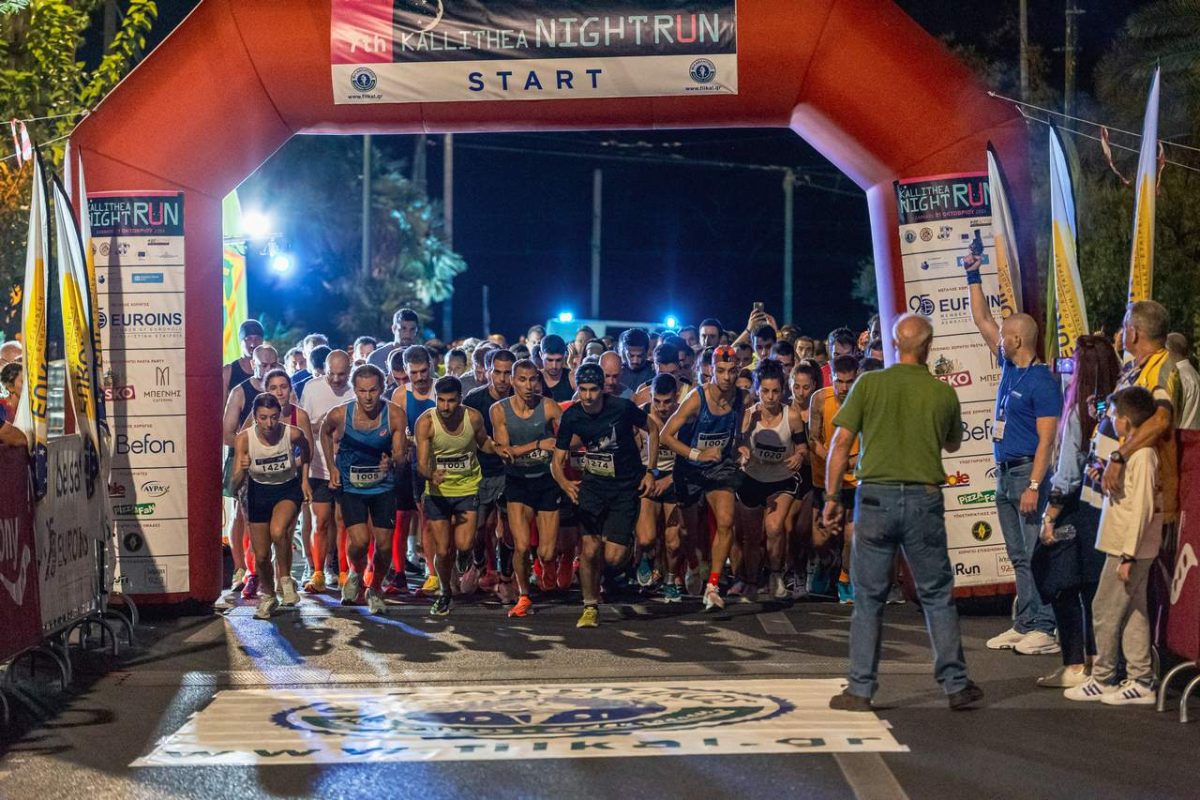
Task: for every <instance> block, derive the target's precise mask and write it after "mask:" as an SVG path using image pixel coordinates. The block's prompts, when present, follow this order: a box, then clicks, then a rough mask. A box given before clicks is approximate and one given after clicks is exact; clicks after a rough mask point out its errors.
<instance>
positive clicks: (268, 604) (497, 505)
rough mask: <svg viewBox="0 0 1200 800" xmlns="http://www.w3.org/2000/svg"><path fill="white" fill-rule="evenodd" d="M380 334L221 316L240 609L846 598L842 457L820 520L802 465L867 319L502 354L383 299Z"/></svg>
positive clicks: (814, 474) (819, 478)
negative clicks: (829, 515) (281, 330)
mask: <svg viewBox="0 0 1200 800" xmlns="http://www.w3.org/2000/svg"><path fill="white" fill-rule="evenodd" d="M392 334H393V340H392V341H390V342H386V343H384V342H380V341H377V340H375V339H373V338H371V337H366V336H364V337H360V338H358V339H357V340H355V341H354V342H353V343H352V344H351V345H350V346H348V347H347V348H345V349H339V348H336V347H333V346H332V345H331V344H330V341H329V340H328V338H327V337H325V336H323V335H320V334H310V335H308V336H306V337H304V339H303V340H302V342H301V343H300V344H298V345H297V346H296V347H294V348H292V349H290V350H287V351H286V352H283V353H282V354H281V353H280V352H279V350H278V349H276V348H275V347H273V346H272V345H270V344H268V343H265V342H264V340H263V329H262V326H261V325H260V324H259V323H258V322H257V321H255V320H247V321H245V322H244V323H243V324H242V325H241V328H240V339H241V342H242V346H243V356H242V357H241V358H240V359H238V360H235V361H233V362H231V363H229V364H227V365H226V366H225V368H224V375H223V385H224V388H225V392H226V398H227V399H226V402H225V413H224V426H223V427H224V444H225V446H226V449H227V457H226V462H225V487H224V488H225V493H226V495H227V496H228V497H230V498H232V499H231V503H230V504H231V506H232V507H233V509H234V512H233V514H232V515H231V516H232V520H231V522H230V524H229V525H228V526H227V531H226V533H227V537H228V540H229V543H230V545H231V548H230V549H231V551H232V556H233V563H234V575H233V581H232V585H231V587H230V589H231V591H232V592H235V593H239V594H240V595H241V596H242V597H244V598H246V599H247V600H255V599H256V600H257V609H256V614H257V616H259V617H260V618H263V619H267V618H269V617H270V616H271V614H272V613H273V612H274V611H275V610H276V609H277V608H278V606H279V605H280V603H282V604H283V605H285V606H286V605H295V604H296V603H298V602H300V598H301V596H302V595H303V594H304V593H308V594H324V593H336V595H335V596H340V598H341V602H342V603H343V604H347V605H358V604H365V605H366V606H367V607H368V608H369V611H370V613H373V614H384V613H386V612H387V599H388V598H392V599H400V598H405V597H418V598H427V600H428V601H429V602H430V613H432V614H435V615H444V614H447V613H449V612H450V609H451V606H452V604H453V603H455V602H462V601H467V602H469V601H471V600H472V599H474V598H478V597H480V596H482V595H487V594H490V595H494V596H495V597H496V598H498V599H499V601H500V602H501V603H502V604H503V605H504V606H506V607H507V613H508V615H509V616H513V617H523V616H525V615H527V614H529V613H531V612H532V611H533V609H534V603H535V601H538V600H542V599H546V598H552V597H554V596H556V595H559V596H561V595H562V593H565V592H567V591H570V590H572V589H573V587H575V585H576V584H578V588H579V591H580V593H581V594H582V597H583V613H582V615H581V616H580V618H579V623H578V624H579V626H580V627H593V626H595V625H597V624H598V622H599V612H598V606H599V604H600V603H601V602H602V601H603V600H604V599H605V598H606V597H608V598H610V599H611V598H612V597H615V596H618V595H622V594H637V595H640V596H648V597H657V598H658V599H660V600H661V601H662V602H666V603H678V602H682V601H683V599H684V598H685V597H688V596H690V597H694V598H698V599H700V600H701V601H702V602H703V604H704V607H705V608H706V609H714V608H723V607H724V605H725V603H726V602H728V601H731V600H734V599H738V600H741V601H754V600H756V599H759V598H762V599H767V598H769V599H772V600H777V601H785V600H794V599H799V598H802V597H805V596H807V595H810V594H811V595H826V596H829V597H831V598H833V597H836V598H837V599H839V600H840V601H841V602H843V603H852V602H853V600H854V594H853V589H852V584H851V582H850V577H849V569H850V563H849V559H850V552H851V551H850V541H851V537H852V536H853V530H854V524H853V519H852V515H853V512H852V510H853V508H854V502H853V495H854V491H855V489H854V486H855V482H854V478H853V474H852V470H853V467H854V454H852V456H851V461H850V466H849V471H848V472H847V474H846V475H845V478H844V481H843V483H842V489H841V497H840V498H839V499H840V500H841V508H843V509H845V510H846V511H845V518H843V519H840V520H834V522H833V524H829V521H828V520H823V519H822V514H821V511H822V508H823V506H824V504H825V503H824V500H825V498H824V494H825V492H824V490H823V487H824V485H825V480H824V471H825V459H826V456H827V453H828V445H829V442H830V438H831V436H832V433H833V418H834V415H835V414H836V413H837V411H838V409H839V407H840V405H841V403H842V401H843V400H844V399H845V398H846V396H847V394H848V393H849V391H850V388H851V386H852V385H853V384H854V382H855V380H856V378H857V377H858V375H860V374H861V373H863V372H866V371H871V370H875V369H882V367H883V361H882V349H881V348H882V345H881V343H880V341H879V334H878V329H877V320H876V319H874V318H873V319H872V320H871V321H870V323H869V326H868V329H867V330H865V331H862V332H855V331H851V330H849V329H846V328H841V329H838V330H836V331H833V332H832V333H830V334H829V336H828V337H827V338H826V339H825V340H824V341H816V340H814V339H812V338H810V337H806V336H801V335H799V333H798V331H797V330H795V329H794V328H793V327H791V326H779V325H777V324H776V321H775V320H774V319H773V318H772V317H771V316H770V315H769V314H767V313H766V312H765V311H763V310H762V308H761V307H760V306H759V305H756V306H755V308H754V310H753V311H752V313H751V314H750V317H749V319H748V320H747V324H746V326H745V327H744V329H743V330H741V331H740V332H738V331H730V330H726V329H725V327H724V326H723V325H722V324H721V323H720V322H719V321H717V320H716V319H711V318H710V319H705V320H704V321H703V322H701V323H700V324H699V325H697V326H685V327H683V328H681V329H679V330H645V329H641V328H631V329H628V330H625V331H623V332H622V333H621V334H620V336H619V337H618V338H617V339H616V340H615V341H614V340H613V339H612V338H609V337H598V336H596V335H595V333H594V332H593V331H592V330H591V329H589V328H588V327H586V326H585V327H581V328H580V329H579V330H578V332H577V333H576V334H575V336H574V338H573V340H571V341H565V340H564V339H563V337H561V336H557V335H546V334H545V331H544V329H543V328H542V327H541V326H540V325H535V326H533V327H532V328H530V329H529V331H528V333H527V334H526V335H525V336H523V337H521V340H520V341H519V342H517V343H514V344H513V345H512V346H511V347H510V346H508V344H507V343H506V342H505V341H504V339H503V338H502V337H500V336H492V337H491V338H490V339H485V340H476V339H466V340H463V341H460V342H454V343H451V344H449V345H446V344H443V343H442V342H440V341H438V340H425V341H422V340H421V337H420V323H419V320H418V317H417V315H416V314H415V313H414V312H413V311H411V310H409V309H401V310H399V311H397V312H396V314H395V316H394V319H393V324H392ZM297 531H298V532H299V536H298V537H297V536H296V535H295V534H296V532H297ZM294 541H299V542H302V543H303V552H302V556H303V561H304V567H303V577H302V578H301V580H300V583H299V586H297V583H296V581H295V580H294V578H293V573H292V561H293V549H294V544H293V542H294ZM268 564H273V566H270V567H267V566H266V565H268ZM893 588H894V589H896V587H893ZM894 599H896V600H897V601H902V596H901V594H900V592H899V591H898V589H896V591H894Z"/></svg>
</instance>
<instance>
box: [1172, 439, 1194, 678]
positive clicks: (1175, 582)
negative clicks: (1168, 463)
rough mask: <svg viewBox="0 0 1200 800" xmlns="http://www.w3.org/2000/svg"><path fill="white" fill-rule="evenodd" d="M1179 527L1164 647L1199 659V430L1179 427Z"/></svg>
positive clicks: (1185, 656) (1186, 656) (1184, 656)
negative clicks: (1181, 429)
mask: <svg viewBox="0 0 1200 800" xmlns="http://www.w3.org/2000/svg"><path fill="white" fill-rule="evenodd" d="M1179 443H1180V448H1179V453H1180V457H1179V527H1178V540H1177V541H1176V544H1175V564H1174V566H1173V568H1172V570H1171V584H1170V591H1169V593H1168V595H1167V600H1168V602H1169V603H1170V606H1169V607H1168V608H1167V631H1166V644H1167V647H1168V648H1169V649H1170V650H1171V652H1172V653H1174V654H1175V655H1176V656H1179V657H1180V658H1183V659H1187V660H1188V661H1200V431H1179Z"/></svg>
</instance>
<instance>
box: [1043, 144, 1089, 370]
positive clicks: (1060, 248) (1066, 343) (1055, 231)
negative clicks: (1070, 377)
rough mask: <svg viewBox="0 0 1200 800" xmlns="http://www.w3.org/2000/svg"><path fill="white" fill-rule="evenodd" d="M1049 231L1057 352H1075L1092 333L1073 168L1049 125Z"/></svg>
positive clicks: (1060, 353)
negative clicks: (1081, 268)
mask: <svg viewBox="0 0 1200 800" xmlns="http://www.w3.org/2000/svg"><path fill="white" fill-rule="evenodd" d="M1050 234H1051V253H1052V255H1053V263H1054V287H1055V307H1056V308H1057V311H1058V314H1057V323H1058V325H1057V327H1058V354H1059V355H1060V356H1061V357H1063V358H1066V357H1068V356H1070V355H1071V354H1072V353H1074V352H1075V340H1076V339H1078V338H1079V337H1080V336H1083V335H1085V334H1088V333H1091V329H1090V328H1089V327H1088V318H1087V308H1086V307H1085V306H1084V302H1083V283H1082V282H1081V281H1080V279H1079V253H1078V249H1077V242H1078V232H1077V227H1076V219H1075V192H1074V189H1073V188H1072V184H1071V171H1070V168H1069V167H1068V166H1067V158H1066V153H1065V152H1064V151H1063V145H1062V140H1061V139H1060V138H1059V135H1058V129H1057V128H1056V127H1054V126H1053V125H1051V126H1050Z"/></svg>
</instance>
